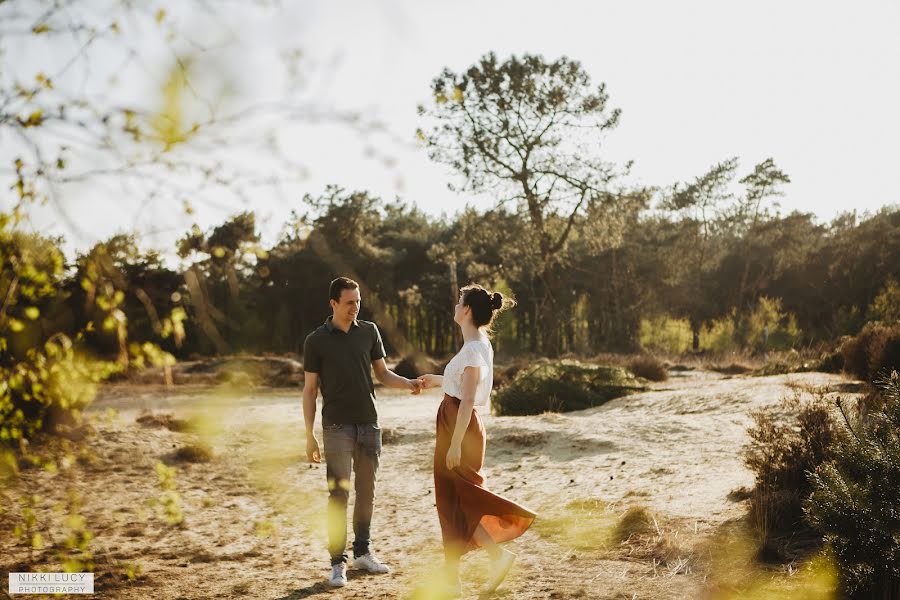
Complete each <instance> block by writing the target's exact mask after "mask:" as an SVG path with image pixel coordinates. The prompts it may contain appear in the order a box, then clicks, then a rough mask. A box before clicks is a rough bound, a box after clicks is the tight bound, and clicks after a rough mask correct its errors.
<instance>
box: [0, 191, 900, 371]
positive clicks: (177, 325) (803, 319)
mask: <svg viewBox="0 0 900 600" xmlns="http://www.w3.org/2000/svg"><path fill="white" fill-rule="evenodd" d="M304 206H305V207H306V208H307V211H306V212H304V213H303V214H295V218H294V221H293V223H291V224H290V225H291V227H289V228H288V231H289V232H288V233H286V234H284V235H283V236H282V238H281V239H280V240H278V241H277V242H276V243H275V244H274V245H272V246H271V247H263V246H262V245H261V244H260V242H259V236H258V233H257V231H256V227H255V221H254V216H253V214H252V213H243V214H240V215H237V216H235V217H233V218H232V219H230V220H228V221H227V222H225V223H223V224H221V225H219V226H217V227H214V228H212V229H211V230H209V231H205V232H204V231H200V230H199V229H197V228H196V227H195V228H194V229H192V230H191V231H190V232H188V233H187V234H186V235H185V236H184V237H183V238H182V239H181V240H180V241H179V243H178V247H177V249H176V250H177V253H178V255H179V256H180V257H182V259H183V261H184V266H183V268H180V269H176V268H173V267H172V266H171V265H169V264H166V263H165V262H164V261H163V260H162V259H161V258H160V256H159V254H157V253H156V252H144V251H141V250H140V249H139V248H138V246H137V244H136V243H135V240H134V238H133V237H131V236H123V235H120V236H116V237H114V238H112V239H110V240H107V241H106V242H104V243H101V244H97V245H96V246H95V247H93V248H92V249H90V250H89V251H87V252H84V253H82V254H80V255H78V256H77V257H76V258H75V259H74V261H72V262H70V263H69V264H67V265H66V267H65V268H55V267H51V264H50V263H53V262H54V261H56V262H59V261H61V260H62V259H61V253H60V252H59V245H60V240H54V239H48V238H44V237H41V236H39V235H24V234H16V235H13V236H11V237H9V236H8V238H7V239H8V244H9V245H10V246H11V247H10V248H9V249H8V250H7V252H6V254H5V257H4V258H5V261H4V267H3V268H4V273H3V276H2V279H0V293H2V294H3V296H4V297H7V296H9V294H10V289H11V286H21V285H23V281H22V277H21V276H17V275H16V274H15V273H14V272H13V271H11V270H10V268H9V267H11V266H12V265H13V264H14V262H15V256H16V255H17V253H21V252H22V251H23V249H26V250H27V253H28V254H30V255H32V256H37V257H41V256H44V257H45V258H44V259H43V261H44V262H45V263H48V264H44V265H43V266H41V265H42V264H43V263H42V262H41V261H40V260H38V263H37V264H38V266H37V267H35V270H36V272H38V273H44V275H43V277H42V278H41V281H43V282H44V285H51V284H52V285H55V286H56V287H57V288H58V290H59V291H60V293H57V294H46V295H45V296H40V295H37V296H35V297H33V298H32V299H31V300H30V301H29V302H20V303H18V304H17V305H11V306H4V315H3V319H4V330H5V331H4V335H5V336H6V337H7V339H8V344H9V347H8V351H11V352H14V353H15V352H25V351H26V350H27V349H28V348H33V347H38V346H39V345H40V344H41V343H42V340H43V339H46V338H45V333H46V332H51V331H52V332H63V333H67V334H70V335H74V334H75V333H76V332H80V331H81V332H83V333H82V340H83V343H84V344H86V345H87V346H89V347H91V348H93V349H94V350H95V351H96V352H97V353H98V354H100V355H103V356H107V357H114V356H116V355H117V354H120V353H123V352H126V347H125V346H124V339H125V336H126V335H127V337H128V339H131V340H156V341H157V342H158V343H159V344H160V346H161V348H162V349H164V350H167V351H169V352H172V353H173V354H175V355H176V356H178V357H181V358H185V357H189V356H192V355H195V354H200V355H212V354H225V353H234V352H251V353H262V352H278V353H284V352H292V351H296V350H297V349H298V343H299V342H300V341H302V339H303V337H304V336H305V335H306V334H307V333H308V332H309V331H311V330H312V329H313V328H314V327H316V326H317V325H319V324H320V323H321V322H322V321H323V320H324V318H325V316H326V315H327V314H329V310H330V309H329V307H328V299H327V286H328V282H329V281H330V279H332V278H333V277H335V276H337V275H339V274H344V275H349V276H352V277H354V278H356V279H357V280H358V281H359V282H360V283H361V284H362V286H363V311H362V318H369V319H374V320H376V321H377V322H378V323H379V324H380V325H381V327H382V329H383V330H384V335H385V338H386V342H387V344H388V346H389V347H390V349H391V350H392V351H393V352H394V353H397V354H406V353H408V352H410V351H412V350H415V351H418V352H425V353H428V354H431V355H442V354H447V353H450V352H452V351H454V348H455V346H456V344H457V341H456V340H455V339H454V324H453V321H452V304H453V301H454V299H453V296H452V292H451V290H452V288H453V285H454V284H458V285H462V284H464V283H466V282H469V281H478V282H482V283H484V284H486V285H488V286H491V287H496V288H498V289H500V290H501V291H504V292H506V293H509V294H512V295H513V296H515V298H516V299H517V301H518V307H517V308H516V310H514V311H511V312H510V313H509V314H508V315H507V316H505V317H504V319H503V320H502V323H501V324H500V326H499V330H498V332H497V344H498V346H499V347H500V349H501V350H502V351H504V352H506V353H509V354H517V353H540V354H545V355H554V354H560V353H566V352H576V353H585V354H591V353H597V352H601V351H618V352H632V351H638V350H642V349H643V350H666V351H670V352H679V351H686V350H691V349H693V350H698V351H703V350H724V349H738V348H743V349H751V350H755V349H762V344H763V342H764V338H765V335H766V332H767V333H768V339H767V342H766V343H767V348H775V349H786V348H791V347H801V346H809V345H814V344H817V343H820V342H829V341H832V340H835V339H837V338H838V337H840V336H842V335H847V334H856V333H857V332H858V331H859V330H860V329H861V328H862V326H863V325H864V324H865V323H866V322H867V321H869V320H882V321H889V322H893V321H896V320H897V319H898V316H900V315H898V307H900V287H898V285H897V280H898V279H900V211H897V210H890V209H884V210H882V211H881V212H879V213H877V214H874V215H869V216H866V217H865V218H863V219H857V217H856V216H854V215H853V214H852V213H851V214H846V215H843V216H841V217H839V218H838V219H836V220H835V221H833V222H832V223H830V224H820V223H818V222H817V221H816V220H815V218H814V217H813V216H812V215H809V214H800V213H792V214H789V215H786V216H779V215H777V214H769V213H762V212H761V213H760V214H758V215H756V218H755V219H754V220H753V221H752V222H747V221H745V220H744V219H743V218H742V217H741V216H739V215H735V213H732V212H728V211H723V212H721V213H720V215H719V216H718V217H716V218H711V219H708V220H707V221H706V222H704V221H702V220H700V219H698V218H697V216H696V214H695V213H693V212H686V211H685V210H684V208H683V207H682V208H679V207H677V206H673V205H672V203H671V202H669V203H668V204H667V206H668V207H669V208H667V209H662V208H660V207H659V206H657V207H655V208H654V209H652V210H651V209H649V208H648V207H647V206H646V205H644V206H641V205H636V206H634V207H633V208H632V209H631V210H630V212H629V214H627V215H625V216H624V217H622V218H621V221H620V224H619V227H620V228H621V231H620V232H619V233H618V234H617V236H616V237H617V239H616V240H615V241H614V242H608V241H607V242H606V243H603V244H599V243H595V242H596V239H595V238H592V236H591V231H592V228H595V227H599V226H602V225H603V224H598V223H593V222H591V220H590V217H589V216H587V215H586V216H584V217H583V218H582V219H581V220H580V222H579V223H578V224H577V227H576V228H575V230H576V233H575V234H574V235H573V236H572V237H571V240H570V242H569V243H568V244H567V245H566V246H565V248H564V250H563V251H562V252H561V253H560V256H559V260H558V261H557V263H556V265H555V267H554V270H553V279H552V281H547V280H546V279H545V277H544V276H542V275H541V274H540V273H536V272H535V271H534V270H533V269H532V266H533V264H534V263H533V257H532V256H531V254H530V250H531V249H532V248H531V247H530V245H529V244H528V223H527V222H526V221H525V220H524V219H523V218H522V217H521V216H520V215H518V214H516V213H512V212H507V211H505V210H502V209H498V210H493V211H488V212H483V213H479V212H476V211H474V210H467V211H464V212H462V213H460V214H459V215H458V216H456V217H455V218H453V219H449V220H439V219H433V218H429V217H427V216H426V215H425V214H423V213H422V212H421V211H419V210H417V209H415V208H414V207H412V206H410V205H405V204H400V203H384V202H382V201H381V200H379V199H378V198H375V197H372V196H371V195H369V194H367V193H365V192H357V193H347V192H343V191H342V190H340V189H338V188H330V189H329V190H327V191H326V193H325V194H323V195H322V196H320V197H315V198H313V197H307V198H305V200H304ZM15 245H18V246H20V248H18V249H16V248H14V247H13V246H15ZM47 273H51V274H54V273H55V275H52V276H50V280H47V278H48V275H47ZM27 285H32V286H33V285H35V284H34V282H32V283H30V284H27ZM548 286H549V288H550V289H549V290H548ZM548 292H549V293H550V294H552V296H553V312H552V314H551V315H546V314H543V312H544V311H546V310H547V308H546V300H545V298H546V296H547V294H548ZM32 317H34V318H32ZM548 318H549V320H551V322H552V326H553V327H554V328H555V332H554V333H555V335H553V336H552V337H551V338H550V339H552V341H553V345H549V344H548V341H549V340H548V339H547V337H546V335H545V334H546V329H544V326H545V324H546V322H547V320H548ZM137 354H140V352H137V351H136V350H135V349H134V348H132V355H137Z"/></svg>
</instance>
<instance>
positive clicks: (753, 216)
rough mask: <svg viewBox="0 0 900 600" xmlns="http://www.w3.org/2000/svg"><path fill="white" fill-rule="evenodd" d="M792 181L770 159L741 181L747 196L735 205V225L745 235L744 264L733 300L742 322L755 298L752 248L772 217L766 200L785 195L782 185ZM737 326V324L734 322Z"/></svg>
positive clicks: (737, 317)
mask: <svg viewBox="0 0 900 600" xmlns="http://www.w3.org/2000/svg"><path fill="white" fill-rule="evenodd" d="M790 182H791V179H790V177H788V176H787V175H786V174H785V173H784V172H782V171H781V170H780V169H779V168H778V167H776V166H775V161H774V160H772V159H771V158H767V159H766V160H764V161H763V162H761V163H759V164H758V165H756V167H754V169H753V172H752V173H750V174H749V175H747V176H745V177H744V178H743V179H741V181H740V183H741V184H743V185H744V186H745V190H746V191H745V194H744V196H743V197H742V198H741V200H740V201H739V202H738V203H737V204H736V205H735V210H734V214H733V222H734V223H735V224H736V225H737V227H738V228H739V230H740V231H741V233H742V234H743V235H742V237H743V240H742V244H743V246H744V252H743V254H744V261H743V262H744V264H743V268H742V270H741V279H740V283H739V284H738V288H737V294H736V296H735V300H734V307H735V319H740V317H741V316H742V315H743V313H744V311H745V309H747V308H749V303H750V302H752V300H753V299H751V298H749V297H748V294H747V284H748V279H749V276H750V264H751V263H752V261H753V256H752V253H751V247H752V245H753V242H754V240H755V238H756V235H757V234H758V228H759V226H760V224H761V223H762V222H763V221H764V220H766V219H767V218H768V217H770V211H769V208H770V207H769V205H768V204H767V201H770V200H772V199H774V198H775V197H778V196H782V195H784V194H783V192H782V191H781V185H782V184H785V183H790ZM735 325H737V322H736V323H735Z"/></svg>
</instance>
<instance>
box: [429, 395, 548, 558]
mask: <svg viewBox="0 0 900 600" xmlns="http://www.w3.org/2000/svg"><path fill="white" fill-rule="evenodd" d="M458 412H459V399H458V398H454V397H453V396H449V395H447V394H444V400H443V402H441V406H440V408H438V413H437V443H436V444H435V448H434V495H435V500H436V504H437V511H438V518H439V519H440V522H441V534H442V535H443V539H444V552H445V553H446V554H447V555H448V557H454V556H455V557H459V556H462V555H463V554H465V553H466V552H468V551H470V550H474V549H476V548H478V547H480V545H481V544H479V543H478V542H477V541H475V539H474V537H473V534H474V533H475V529H477V528H478V525H479V524H480V525H481V526H482V527H483V528H484V530H485V531H486V532H487V534H488V535H489V536H490V537H491V539H493V540H494V542H495V543H498V544H499V543H502V542H507V541H509V540H512V539H515V538H517V537H519V536H520V535H522V534H523V533H525V531H526V530H527V529H528V528H529V527H530V526H531V524H532V523H533V522H534V518H535V516H536V515H535V513H533V512H532V511H530V510H528V509H527V508H525V507H524V506H520V505H518V504H516V503H515V502H512V501H510V500H507V499H506V498H503V497H501V496H498V495H497V494H494V493H493V492H490V491H488V489H487V488H486V487H485V486H484V477H483V476H482V474H481V467H482V465H483V463H484V448H485V437H484V425H483V424H482V422H481V417H479V416H478V413H477V412H476V411H475V410H473V411H472V418H471V419H470V420H469V427H468V428H467V429H466V434H465V436H464V437H463V442H462V459H461V461H460V465H459V466H458V467H457V468H455V469H453V470H452V471H451V470H449V469H448V468H447V451H448V450H449V449H450V440H451V439H452V438H453V429H454V427H455V426H456V416H457V414H458Z"/></svg>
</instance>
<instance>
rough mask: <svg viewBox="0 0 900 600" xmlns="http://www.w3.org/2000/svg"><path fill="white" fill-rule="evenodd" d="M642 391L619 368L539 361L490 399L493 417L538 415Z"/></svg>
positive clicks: (597, 403) (590, 405) (628, 374)
mask: <svg viewBox="0 0 900 600" xmlns="http://www.w3.org/2000/svg"><path fill="white" fill-rule="evenodd" d="M644 389H645V388H644V387H643V386H642V385H641V384H640V383H639V381H638V380H637V379H636V378H635V377H634V376H633V375H632V374H631V373H629V372H628V371H626V370H625V369H622V368H619V367H609V366H600V365H592V364H588V363H583V362H579V361H575V360H569V359H564V360H554V361H541V362H539V363H538V364H536V365H534V366H532V367H530V368H526V369H523V370H521V371H520V372H519V373H518V374H517V375H516V376H515V378H514V379H513V380H512V381H511V382H510V383H509V384H508V385H506V386H504V387H503V388H502V389H500V390H497V391H496V392H495V393H494V395H493V399H492V405H493V409H494V413H495V414H497V415H539V414H542V413H545V412H569V411H573V410H583V409H585V408H591V407H592V406H599V405H601V404H603V403H605V402H608V401H609V400H612V399H613V398H618V397H620V396H624V395H626V394H630V393H632V392H637V391H642V390H644Z"/></svg>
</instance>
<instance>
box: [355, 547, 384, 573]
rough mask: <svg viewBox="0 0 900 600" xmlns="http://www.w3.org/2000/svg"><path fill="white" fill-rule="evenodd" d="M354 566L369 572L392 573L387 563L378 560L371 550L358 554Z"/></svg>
mask: <svg viewBox="0 0 900 600" xmlns="http://www.w3.org/2000/svg"><path fill="white" fill-rule="evenodd" d="M353 568H355V569H364V570H366V571H368V572H369V573H390V571H391V570H390V569H389V568H388V566H387V565H386V564H384V563H383V562H381V561H380V560H378V558H377V557H376V556H375V555H374V554H372V553H371V552H369V553H367V554H363V555H362V556H357V557H356V560H354V561H353Z"/></svg>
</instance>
